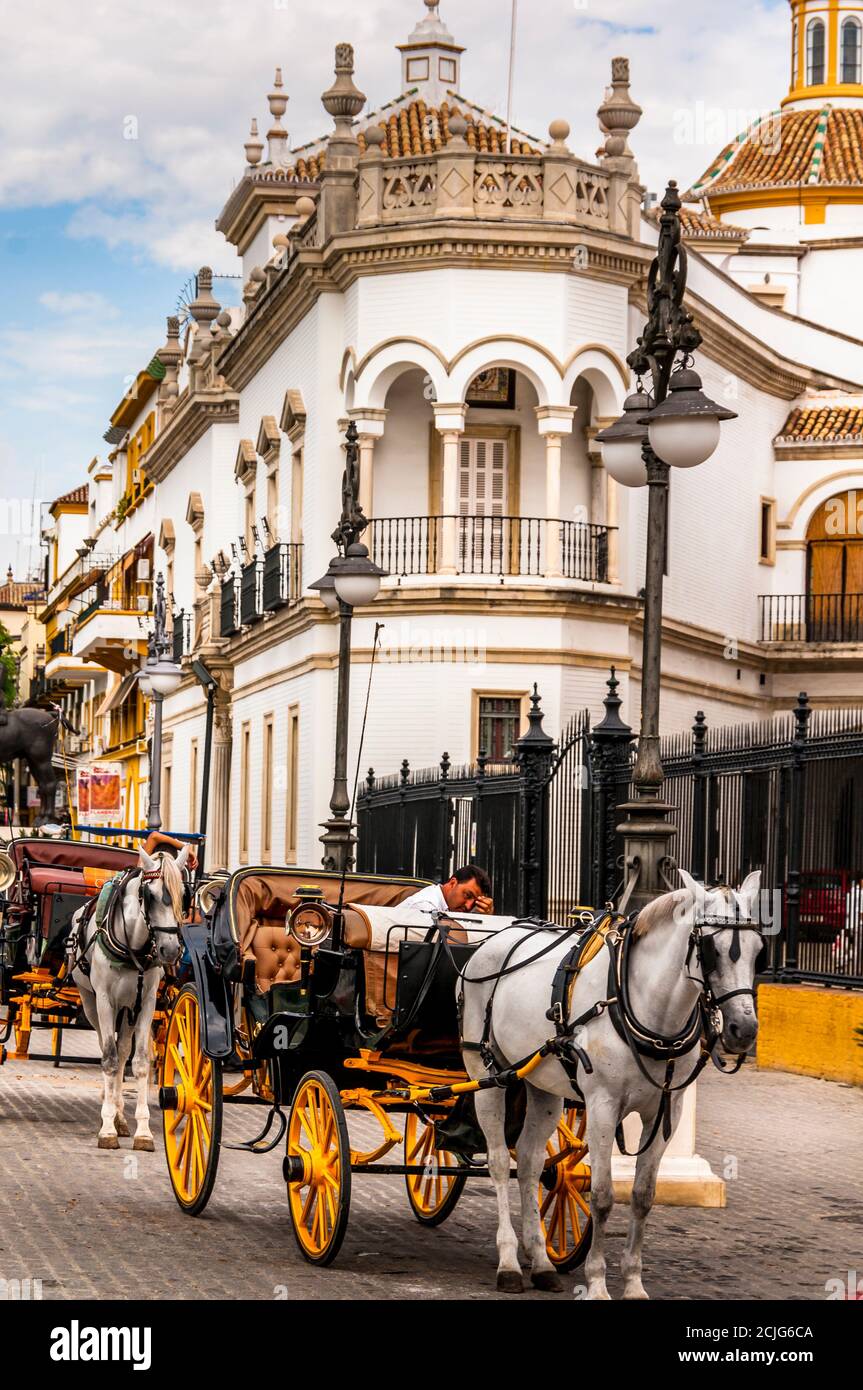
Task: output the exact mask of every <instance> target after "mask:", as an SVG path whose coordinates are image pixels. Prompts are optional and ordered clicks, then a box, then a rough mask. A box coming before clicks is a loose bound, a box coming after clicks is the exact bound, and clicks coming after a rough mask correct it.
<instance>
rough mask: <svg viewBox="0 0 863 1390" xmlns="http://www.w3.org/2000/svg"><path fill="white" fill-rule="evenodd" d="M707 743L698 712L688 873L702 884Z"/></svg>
mask: <svg viewBox="0 0 863 1390" xmlns="http://www.w3.org/2000/svg"><path fill="white" fill-rule="evenodd" d="M706 742H707V721H706V719H705V717H704V710H701V709H700V710H698V711H697V712H696V715H695V723H694V724H693V726H692V850H691V854H692V863H691V864H690V866H689V872H690V873H691V874H692V877H693V878H698V879H700V880H701V882H702V883H704V882H706V878H707V769H706V768H705V766H704V749H705V744H706Z"/></svg>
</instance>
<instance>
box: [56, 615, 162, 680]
mask: <svg viewBox="0 0 863 1390" xmlns="http://www.w3.org/2000/svg"><path fill="white" fill-rule="evenodd" d="M145 602H146V600H145ZM146 619H147V609H146V608H141V609H133V608H123V607H121V605H120V603H119V601H118V600H112V599H102V598H97V599H95V600H94V601H93V602H92V603H91V604H89V605H88V606H87V607H86V608H85V609H84V610H83V612H82V613H80V614H79V616H78V620H77V622H76V624H75V631H74V635H73V637H72V655H73V656H77V657H80V658H82V659H83V660H86V661H98V662H100V663H101V664H102V665H103V666H107V667H108V668H109V669H110V670H112V671H117V672H120V673H125V671H126V670H127V669H128V667H129V665H130V664H132V665H136V664H137V656H138V655H139V654H140V652H141V651H142V650H143V645H142V644H143V643H144V641H145V640H146Z"/></svg>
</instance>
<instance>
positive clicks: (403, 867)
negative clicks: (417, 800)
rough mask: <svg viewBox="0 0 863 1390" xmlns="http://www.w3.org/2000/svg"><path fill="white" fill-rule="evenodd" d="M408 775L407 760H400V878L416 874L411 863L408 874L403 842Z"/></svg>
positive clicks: (414, 867) (409, 766) (409, 767)
mask: <svg viewBox="0 0 863 1390" xmlns="http://www.w3.org/2000/svg"><path fill="white" fill-rule="evenodd" d="M410 775H411V765H410V763H409V762H408V760H407V758H402V765H401V768H400V769H399V875H400V877H402V878H405V877H412V876H413V875H414V874H415V873H416V865H415V864H413V863H412V864H411V866H410V873H408V869H407V855H406V854H405V840H406V838H407V825H406V819H407V818H406V816H405V802H406V801H407V786H408V782H409V781H410Z"/></svg>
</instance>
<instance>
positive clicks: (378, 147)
mask: <svg viewBox="0 0 863 1390" xmlns="http://www.w3.org/2000/svg"><path fill="white" fill-rule="evenodd" d="M364 134H365V141H366V150H365V155H364V158H365V159H380V158H381V156H382V155H383V152H384V151H383V146H384V142H385V141H386V138H387V136H386V131H385V130H384V128H383V126H379V125H370V126H369V128H368V130H366V131H365V132H364Z"/></svg>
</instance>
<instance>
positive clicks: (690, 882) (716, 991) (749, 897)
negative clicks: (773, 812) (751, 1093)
mask: <svg viewBox="0 0 863 1390" xmlns="http://www.w3.org/2000/svg"><path fill="white" fill-rule="evenodd" d="M679 872H680V877H681V878H682V879H683V881H684V883H685V884H686V897H685V900H684V902H683V903H682V904H681V907H682V909H683V913H684V916H685V918H686V920H687V921H688V922H689V924H690V926H691V928H692V931H693V934H694V937H695V942H696V948H697V954H698V970H699V971H700V973H701V976H702V978H703V980H704V983H705V985H706V987H707V989H708V990H709V992H710V997H711V1003H713V1004H715V1005H716V1007H717V1008H718V1009H719V1011H720V1013H721V1014H722V1035H721V1040H722V1046H723V1048H724V1049H725V1051H726V1052H731V1053H737V1054H741V1053H745V1052H748V1051H749V1049H750V1048H751V1046H752V1044H753V1043H754V1041H755V1037H756V1034H757V1033H758V1015H757V1014H756V1012H755V994H754V981H755V975H756V972H757V970H758V968H759V956H760V955H761V952H762V949H763V947H764V940H763V937H762V935H761V928H760V925H759V913H758V903H759V891H760V888H761V870H760V869H758V870H756V872H755V873H752V874H749V875H747V877H746V878H745V879H744V880H743V882H742V884H741V885H740V887H739V888H738V889H736V890H735V889H733V888H729V887H727V886H724V885H723V886H722V887H719V888H705V886H704V884H702V883H697V882H696V880H695V879H694V878H692V877H691V875H690V874H688V873H687V872H686V870H685V869H680V870H679ZM693 973H694V972H693Z"/></svg>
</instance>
